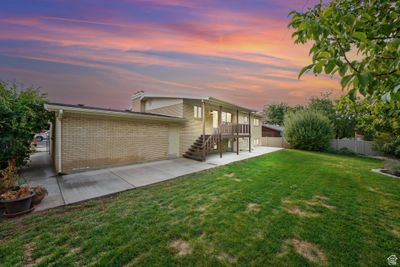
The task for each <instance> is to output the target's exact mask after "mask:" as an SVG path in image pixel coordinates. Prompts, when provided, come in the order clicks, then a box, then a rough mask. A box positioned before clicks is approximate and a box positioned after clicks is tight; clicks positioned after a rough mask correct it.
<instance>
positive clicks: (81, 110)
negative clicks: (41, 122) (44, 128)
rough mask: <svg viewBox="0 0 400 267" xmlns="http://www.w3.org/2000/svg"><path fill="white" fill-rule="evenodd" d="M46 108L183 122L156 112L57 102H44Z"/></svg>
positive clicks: (49, 109)
mask: <svg viewBox="0 0 400 267" xmlns="http://www.w3.org/2000/svg"><path fill="white" fill-rule="evenodd" d="M46 109H47V110H48V111H59V110H64V112H68V113H78V114H93V115H103V116H111V117H122V118H137V119H146V120H157V121H160V120H161V121H171V122H184V121H185V120H184V119H183V118H175V117H168V116H165V117H164V116H160V115H157V114H142V113H133V112H131V113H129V112H123V111H113V110H102V109H95V108H85V107H84V106H82V107H71V106H63V105H59V104H46Z"/></svg>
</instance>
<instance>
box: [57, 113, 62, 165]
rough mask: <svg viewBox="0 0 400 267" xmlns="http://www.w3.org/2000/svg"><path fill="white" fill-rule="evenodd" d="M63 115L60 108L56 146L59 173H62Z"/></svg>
mask: <svg viewBox="0 0 400 267" xmlns="http://www.w3.org/2000/svg"><path fill="white" fill-rule="evenodd" d="M62 117H63V110H62V109H60V110H59V111H58V114H57V117H56V146H57V173H62V171H63V170H62V158H61V157H62V152H61V149H62V140H61V138H62V134H61V129H62V127H61V122H62Z"/></svg>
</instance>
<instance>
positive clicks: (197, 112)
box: [193, 106, 203, 119]
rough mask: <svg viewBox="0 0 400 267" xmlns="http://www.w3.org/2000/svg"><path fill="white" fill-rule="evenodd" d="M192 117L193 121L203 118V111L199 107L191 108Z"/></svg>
mask: <svg viewBox="0 0 400 267" xmlns="http://www.w3.org/2000/svg"><path fill="white" fill-rule="evenodd" d="M193 116H194V118H195V119H201V118H202V117H203V109H202V108H201V107H199V106H194V107H193Z"/></svg>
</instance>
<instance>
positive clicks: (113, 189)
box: [24, 147, 281, 210]
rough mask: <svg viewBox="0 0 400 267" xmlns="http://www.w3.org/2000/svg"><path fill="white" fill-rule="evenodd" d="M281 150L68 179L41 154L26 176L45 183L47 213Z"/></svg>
mask: <svg viewBox="0 0 400 267" xmlns="http://www.w3.org/2000/svg"><path fill="white" fill-rule="evenodd" d="M277 150H281V148H274V147H256V148H255V149H254V150H253V151H252V152H251V153H249V152H241V153H240V154H239V155H236V154H235V153H224V154H223V157H222V158H220V157H219V155H210V156H209V157H208V159H207V161H206V162H198V161H194V160H190V159H185V158H179V159H173V160H164V161H156V162H149V163H141V164H134V165H128V166H121V167H113V168H106V169H101V170H94V171H86V172H80V173H74V174H69V175H64V176H55V173H54V171H53V169H52V168H51V167H50V166H51V163H50V157H49V154H48V153H46V152H39V153H35V154H34V155H32V157H31V161H32V162H31V166H30V167H29V168H26V169H25V170H24V176H25V177H27V178H28V179H29V184H30V185H37V184H41V185H43V186H45V187H46V188H47V189H48V191H49V195H48V197H47V198H45V199H44V200H43V201H42V203H41V204H40V205H38V207H37V208H36V210H44V209H49V208H53V207H57V206H62V205H65V204H72V203H76V202H80V201H83V200H88V199H91V198H96V197H101V196H106V195H109V194H114V193H117V192H122V191H125V190H129V189H133V188H136V187H142V186H146V185H149V184H154V183H159V182H162V181H166V180H170V179H173V178H176V177H179V176H182V175H186V174H190V173H195V172H199V171H203V170H206V169H210V168H215V167H218V166H222V165H225V164H229V163H231V162H235V161H240V160H244V159H248V158H252V157H256V156H260V155H263V154H267V153H271V152H274V151H277Z"/></svg>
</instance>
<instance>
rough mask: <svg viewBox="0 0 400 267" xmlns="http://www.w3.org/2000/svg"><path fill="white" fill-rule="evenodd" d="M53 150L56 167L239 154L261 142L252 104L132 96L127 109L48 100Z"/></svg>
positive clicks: (61, 169) (62, 169)
mask: <svg viewBox="0 0 400 267" xmlns="http://www.w3.org/2000/svg"><path fill="white" fill-rule="evenodd" d="M46 107H47V109H48V110H49V111H51V112H54V114H55V116H54V117H55V119H54V121H53V122H52V138H51V140H52V141H51V155H52V158H53V161H54V166H55V168H56V171H57V172H58V173H68V172H73V171H79V170H85V169H95V168H102V167H108V166H114V165H123V164H132V163H138V162H146V161H155V160H164V159H171V158H178V157H186V158H190V159H194V160H199V161H204V160H206V158H207V155H209V154H211V153H219V155H220V156H221V157H222V155H223V153H225V152H235V153H237V154H239V152H240V151H241V150H247V151H251V150H252V149H253V147H254V146H260V145H261V124H260V121H261V116H259V115H257V114H256V112H255V110H252V109H248V108H245V107H241V106H238V105H236V104H233V103H229V102H227V101H224V100H219V99H216V98H213V97H202V96H187V95H162V94H147V93H144V92H143V91H140V92H137V93H136V94H134V95H133V96H132V102H131V109H129V110H114V109H104V108H95V107H88V106H84V105H66V104H59V103H49V104H47V105H46Z"/></svg>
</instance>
